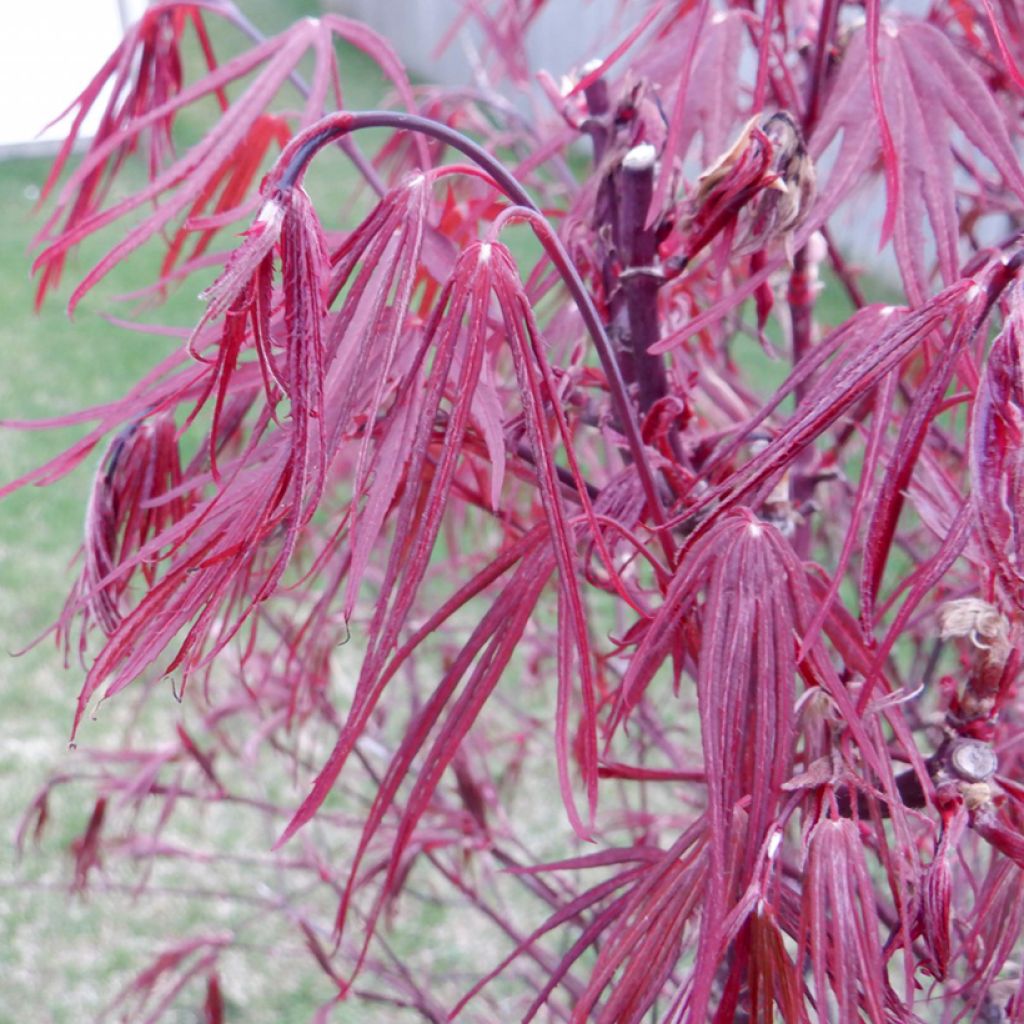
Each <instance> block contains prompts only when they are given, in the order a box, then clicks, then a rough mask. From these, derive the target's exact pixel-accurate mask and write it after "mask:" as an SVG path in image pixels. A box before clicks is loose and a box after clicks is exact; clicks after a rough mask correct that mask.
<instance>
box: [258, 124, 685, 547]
mask: <svg viewBox="0 0 1024 1024" xmlns="http://www.w3.org/2000/svg"><path fill="white" fill-rule="evenodd" d="M363 128H391V129H393V130H395V131H412V132H419V133H420V134H421V135H426V136H428V137H430V138H433V139H437V140H438V141H439V142H443V143H445V144H446V145H449V146H451V147H452V148H453V149H456V150H458V151H459V152H460V153H462V154H463V156H466V157H468V158H469V159H470V160H472V161H473V162H474V163H475V164H477V166H479V167H481V168H482V169H483V170H484V171H486V172H487V173H488V174H489V175H490V177H491V179H492V180H493V181H494V184H495V185H496V186H497V187H498V188H499V189H500V190H501V191H502V192H504V193H505V195H506V196H507V197H508V198H509V199H511V200H512V202H514V203H515V204H516V205H517V206H521V207H523V209H524V211H528V212H529V213H530V214H532V215H533V217H531V218H529V219H530V224H531V226H532V227H533V229H534V232H535V233H536V235H537V237H538V239H539V240H540V242H541V244H542V245H543V246H544V249H545V251H546V252H547V254H548V256H549V257H550V258H551V261H552V263H554V265H555V269H556V270H557V271H558V273H559V275H560V276H561V277H562V280H563V281H564V282H565V286H566V287H567V288H568V290H569V294H570V295H571V296H572V297H573V300H574V301H575V303H576V305H577V307H578V308H579V311H580V315H581V316H582V317H583V322H584V325H585V326H586V328H587V332H588V333H589V334H590V337H591V338H592V339H593V342H594V347H595V348H596V350H597V355H598V358H599V359H600V360H601V366H602V369H603V370H604V373H605V377H606V378H607V381H608V388H609V391H610V393H611V399H612V403H613V406H614V408H615V412H616V415H617V416H618V418H619V423H620V425H621V429H622V432H623V434H624V435H625V438H626V444H627V445H628V447H629V451H630V455H631V456H632V458H633V460H634V462H635V463H636V467H637V473H638V475H639V477H640V483H641V486H642V487H643V490H644V496H645V498H646V499H647V504H648V508H649V510H650V514H651V518H652V519H653V520H654V522H655V524H656V525H657V526H659V527H661V526H664V525H665V523H666V516H665V510H664V508H663V506H662V503H661V498H660V496H659V494H658V488H657V484H656V483H655V479H654V474H653V472H652V471H651V467H650V464H649V462H648V461H647V452H646V449H645V446H644V442H643V438H642V437H641V434H640V424H639V422H638V421H637V417H636V410H635V409H634V408H633V404H632V402H631V401H630V398H629V392H628V390H627V388H626V382H625V380H624V379H623V377H622V372H621V370H620V368H619V364H618V361H617V360H616V358H615V353H614V351H613V349H612V343H611V341H610V340H609V338H608V335H607V333H606V332H605V329H604V324H603V323H602V322H601V317H600V315H599V314H598V312H597V308H596V307H595V305H594V301H593V299H592V298H591V297H590V293H589V292H588V291H587V288H586V285H584V283H583V279H582V278H581V277H580V275H579V271H578V270H577V269H576V266H575V264H574V263H573V262H572V259H571V257H570V256H569V253H568V252H567V251H566V249H565V246H564V245H563V244H562V241H561V239H560V238H559V237H558V235H557V234H555V232H554V231H553V230H551V228H550V225H548V224H547V221H546V219H545V218H544V215H543V214H542V213H541V211H540V208H539V207H538V206H537V204H536V203H535V202H534V201H533V199H532V198H531V196H530V194H529V193H528V192H527V191H526V189H525V188H523V186H522V185H521V184H520V183H519V181H518V179H517V178H516V177H515V176H514V175H513V174H512V172H511V171H509V170H508V168H507V167H505V165H504V164H503V163H501V161H500V160H498V159H496V158H495V157H494V156H492V155H491V154H490V153H488V152H487V150H485V149H483V148H482V147H481V146H479V145H477V144H476V143H475V142H473V140H472V139H470V138H468V137H467V136H465V135H463V134H462V133H461V132H458V131H456V130H455V129H454V128H450V127H448V125H446V124H442V123H441V122H440V121H432V120H430V119H429V118H426V117H420V116H419V115H418V114H409V113H404V112H402V111H396V110H363V111H359V112H354V113H349V112H343V113H337V114H331V115H328V116H327V117H325V118H323V119H321V120H320V121H318V122H317V123H316V124H315V125H313V126H311V127H310V128H308V129H307V130H306V131H305V132H303V133H302V135H300V136H298V137H296V138H295V139H293V140H292V142H291V143H290V144H289V145H288V147H287V148H286V149H285V150H284V152H283V153H282V154H281V156H280V158H279V160H278V164H277V167H279V168H281V170H280V171H279V172H278V171H277V170H276V168H275V170H274V171H271V173H270V175H269V176H268V187H273V186H275V185H276V186H277V187H279V188H281V189H283V190H288V189H290V188H292V187H294V186H295V185H296V184H298V182H299V180H300V179H301V177H302V175H303V173H304V172H305V169H306V167H307V165H308V164H309V161H310V160H311V159H312V158H313V156H314V155H315V154H316V153H317V152H319V150H321V149H322V148H323V147H324V146H326V145H328V144H329V143H331V142H334V141H335V140H337V139H340V138H341V137H343V136H345V135H348V134H349V133H351V132H355V131H359V130H360V129H363ZM662 540H663V543H668V544H669V545H670V546H671V541H670V539H669V538H668V535H667V533H666V532H665V531H662Z"/></svg>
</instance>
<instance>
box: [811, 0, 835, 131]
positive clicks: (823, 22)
mask: <svg viewBox="0 0 1024 1024" xmlns="http://www.w3.org/2000/svg"><path fill="white" fill-rule="evenodd" d="M839 7H840V0H825V4H824V6H823V8H822V11H821V15H820V18H819V22H818V45H817V47H816V48H815V50H814V70H813V72H812V74H811V76H810V80H809V82H808V91H807V105H806V108H805V110H804V117H803V130H804V138H805V139H809V138H810V137H811V133H812V132H813V131H814V126H815V125H816V124H817V123H818V113H819V111H820V109H821V96H822V93H823V92H824V87H825V77H826V75H827V73H828V67H829V64H828V57H829V51H830V50H831V48H832V37H833V36H834V35H835V31H836V24H837V23H838V18H839Z"/></svg>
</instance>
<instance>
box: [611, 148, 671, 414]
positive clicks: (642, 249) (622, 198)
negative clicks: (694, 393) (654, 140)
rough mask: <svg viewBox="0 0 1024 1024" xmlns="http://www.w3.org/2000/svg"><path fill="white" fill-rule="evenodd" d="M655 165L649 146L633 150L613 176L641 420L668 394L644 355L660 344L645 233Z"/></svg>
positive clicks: (654, 362) (656, 364)
mask: <svg viewBox="0 0 1024 1024" xmlns="http://www.w3.org/2000/svg"><path fill="white" fill-rule="evenodd" d="M656 159H657V154H656V152H655V149H654V147H653V146H651V145H646V144H645V145H641V146H636V147H634V148H633V149H631V150H630V151H629V152H628V153H627V154H626V156H625V157H624V158H623V160H622V168H621V173H620V175H619V176H618V177H619V186H620V187H619V204H618V210H619V223H618V236H619V247H620V250H621V259H622V271H621V273H620V274H619V285H620V287H621V288H622V291H623V294H624V295H625V298H626V310H627V312H628V321H629V327H628V330H629V338H628V342H629V348H630V352H631V354H632V364H633V366H632V371H633V372H632V376H633V379H634V380H635V381H636V383H637V389H638V395H637V398H638V401H639V405H640V412H641V414H644V413H646V412H647V411H648V409H650V408H651V406H652V405H654V403H655V402H656V401H658V399H659V398H664V397H665V395H666V394H667V392H668V381H667V380H666V377H665V365H664V363H662V361H661V356H660V355H651V354H650V352H649V351H648V349H650V347H651V346H652V345H653V344H654V343H655V342H657V341H658V338H659V333H658V289H659V288H660V287H661V284H662V281H663V278H662V277H661V275H660V274H659V273H658V271H657V269H656V267H655V263H656V259H657V248H658V246H657V240H656V238H655V234H654V230H653V229H651V228H648V227H645V224H646V221H647V211H648V208H649V207H650V204H651V196H652V195H653V193H654V166H655V162H656Z"/></svg>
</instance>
